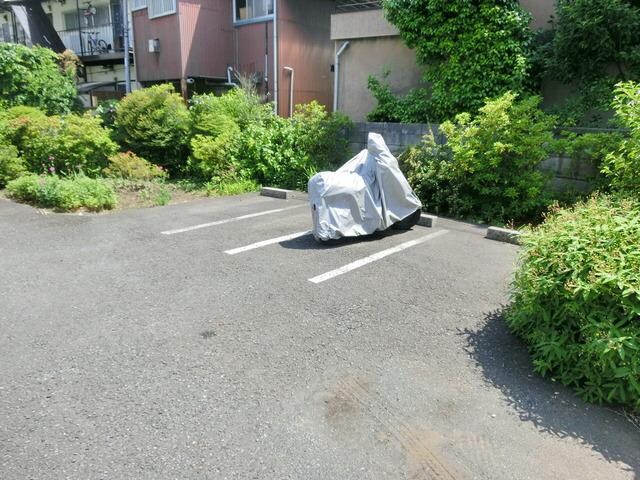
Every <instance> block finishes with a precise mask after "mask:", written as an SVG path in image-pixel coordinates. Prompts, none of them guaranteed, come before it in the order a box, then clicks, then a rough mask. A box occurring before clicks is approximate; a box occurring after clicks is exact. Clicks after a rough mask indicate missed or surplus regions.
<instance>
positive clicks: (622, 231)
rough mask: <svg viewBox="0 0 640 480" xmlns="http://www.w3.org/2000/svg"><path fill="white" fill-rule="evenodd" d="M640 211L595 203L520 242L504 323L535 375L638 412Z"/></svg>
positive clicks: (630, 204) (636, 206)
mask: <svg viewBox="0 0 640 480" xmlns="http://www.w3.org/2000/svg"><path fill="white" fill-rule="evenodd" d="M639 236H640V203H639V202H638V201H637V200H620V199H614V198H608V197H600V198H595V197H594V198H591V199H589V200H588V201H586V202H584V203H580V204H578V205H576V206H575V207H574V208H570V209H565V210H556V211H554V212H553V213H551V214H550V215H549V216H548V217H547V219H546V220H545V222H544V223H543V224H542V225H540V226H539V227H537V228H535V229H533V230H530V231H528V232H527V233H526V234H525V235H524V236H523V239H522V242H523V246H522V250H521V254H520V255H521V258H520V266H519V268H518V271H517V273H516V276H515V281H514V284H513V287H514V294H513V304H512V306H511V307H510V308H509V309H508V311H507V312H506V320H507V322H508V324H509V326H510V327H511V328H512V329H513V331H514V332H515V333H516V334H517V335H519V336H520V337H521V338H523V339H524V341H525V342H526V343H527V344H528V346H529V350H530V352H531V356H532V357H533V363H534V365H535V368H536V370H537V371H538V372H539V373H541V374H542V375H551V376H552V377H553V378H556V379H558V380H560V381H561V382H562V383H563V384H565V385H568V386H570V387H572V388H574V389H575V390H576V391H577V392H578V393H579V394H580V395H581V396H582V397H583V398H585V399H586V400H588V401H592V402H611V403H623V404H626V405H631V406H634V407H636V408H640V277H638V272H639V271H640V248H638V238H639Z"/></svg>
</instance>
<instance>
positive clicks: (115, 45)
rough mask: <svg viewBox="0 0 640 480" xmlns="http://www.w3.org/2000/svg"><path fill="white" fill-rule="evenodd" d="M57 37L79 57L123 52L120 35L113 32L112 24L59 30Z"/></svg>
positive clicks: (122, 42)
mask: <svg viewBox="0 0 640 480" xmlns="http://www.w3.org/2000/svg"><path fill="white" fill-rule="evenodd" d="M117 30H119V29H117ZM58 35H60V39H61V40H62V43H64V45H65V47H67V48H69V49H71V50H73V51H74V52H75V53H76V54H77V55H80V56H85V55H100V54H105V53H115V52H123V51H124V48H123V47H124V41H123V38H122V33H120V32H116V31H114V25H113V24H107V25H97V26H95V27H87V28H83V29H81V30H78V29H70V30H59V31H58Z"/></svg>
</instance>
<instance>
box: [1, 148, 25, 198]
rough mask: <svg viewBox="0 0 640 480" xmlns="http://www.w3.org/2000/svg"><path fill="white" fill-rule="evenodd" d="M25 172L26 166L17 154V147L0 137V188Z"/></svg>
mask: <svg viewBox="0 0 640 480" xmlns="http://www.w3.org/2000/svg"><path fill="white" fill-rule="evenodd" d="M25 172H26V167H25V164H24V161H23V160H22V159H21V158H20V157H19V156H18V149H17V148H16V147H14V146H13V145H10V144H8V143H7V142H6V141H5V140H4V139H2V138H0V188H3V187H4V186H5V185H6V184H7V182H8V181H9V180H13V179H14V178H18V177H19V176H20V175H22V174H23V173H25Z"/></svg>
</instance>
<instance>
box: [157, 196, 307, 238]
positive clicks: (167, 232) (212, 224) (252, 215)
mask: <svg viewBox="0 0 640 480" xmlns="http://www.w3.org/2000/svg"><path fill="white" fill-rule="evenodd" d="M306 206H307V205H306V204H302V205H295V206H293V207H286V208H276V209H274V210H266V211H264V212H258V213H250V214H248V215H242V216H240V217H234V218H225V219H224V220H218V221H216V222H209V223H201V224H199V225H193V226H191V227H185V228H178V229H176V230H165V231H164V232H160V233H162V234H163V235H175V234H176V233H184V232H190V231H192V230H199V229H201V228H207V227H215V226H216V225H223V224H225V223H231V222H237V221H239V220H246V219H247V218H255V217H260V216H262V215H270V214H272V213H278V212H286V211H287V210H293V209H294V208H300V207H306Z"/></svg>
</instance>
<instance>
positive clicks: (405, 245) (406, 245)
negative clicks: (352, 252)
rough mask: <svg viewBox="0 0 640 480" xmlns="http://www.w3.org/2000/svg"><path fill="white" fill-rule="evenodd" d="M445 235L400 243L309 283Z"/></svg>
mask: <svg viewBox="0 0 640 480" xmlns="http://www.w3.org/2000/svg"><path fill="white" fill-rule="evenodd" d="M446 233H449V230H439V231H437V232H434V233H430V234H429V235H426V236H424V237H422V238H418V239H416V240H410V241H408V242H404V243H401V244H400V245H397V246H395V247H392V248H388V249H387V250H382V251H381V252H378V253H374V254H373V255H369V256H368V257H364V258H361V259H360V260H356V261H355V262H351V263H349V264H347V265H345V266H343V267H340V268H336V269H335V270H331V271H330V272H327V273H323V274H322V275H318V276H317V277H313V278H310V279H309V281H310V282H312V283H322V282H324V281H326V280H330V279H332V278H334V277H337V276H339V275H342V274H344V273H347V272H350V271H352V270H355V269H356V268H360V267H363V266H365V265H368V264H369V263H372V262H375V261H377V260H380V259H382V258H384V257H388V256H389V255H393V254H394V253H398V252H401V251H402V250H406V249H407V248H411V247H415V246H416V245H420V244H421V243H424V242H427V241H429V240H433V239H434V238H436V237H440V236H442V235H444V234H446Z"/></svg>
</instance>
